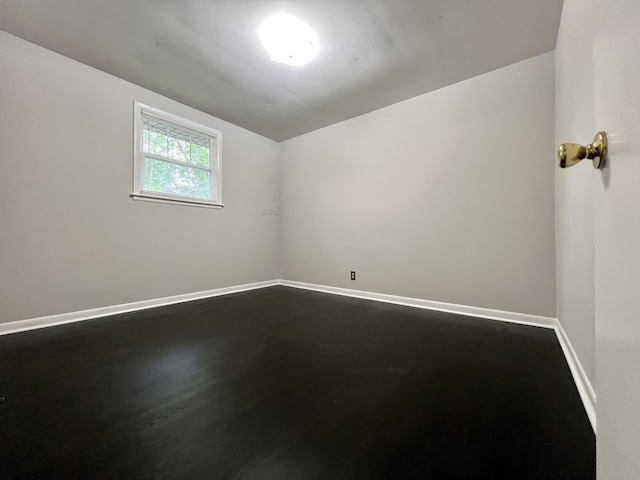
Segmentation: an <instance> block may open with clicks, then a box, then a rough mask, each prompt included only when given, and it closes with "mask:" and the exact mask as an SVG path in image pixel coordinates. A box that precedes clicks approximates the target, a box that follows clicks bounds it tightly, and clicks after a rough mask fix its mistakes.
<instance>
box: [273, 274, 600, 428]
mask: <svg viewBox="0 0 640 480" xmlns="http://www.w3.org/2000/svg"><path fill="white" fill-rule="evenodd" d="M279 284H280V285H284V286H287V287H295V288H302V289H305V290H314V291H317V292H324V293H331V294H334V295H344V296H348V297H356V298H363V299H366V300H374V301H378V302H385V303H394V304H397V305H405V306H409V307H417V308H424V309H427V310H437V311H439V312H449V313H455V314H458V315H469V316H472V317H478V318H487V319H490V320H499V321H502V322H510V323H518V324H521V325H529V326H534V327H542V328H551V329H553V330H555V332H556V336H557V337H558V342H559V343H560V347H561V348H562V352H563V353H564V356H565V358H566V360H567V364H568V366H569V370H570V371H571V375H572V376H573V381H574V382H575V384H576V388H577V389H578V393H579V394H580V399H581V400H582V403H583V405H584V408H585V410H586V412H587V416H588V417H589V421H590V422H591V426H592V427H593V431H594V432H595V431H596V394H595V391H594V389H593V387H592V386H591V383H590V382H589V379H588V378H587V375H586V374H585V372H584V369H583V368H582V365H581V363H580V360H579V359H578V356H577V355H576V352H575V350H574V349H573V347H572V346H571V342H570V341H569V337H567V334H566V333H565V331H564V329H563V328H562V325H561V324H560V322H559V321H558V319H557V318H552V317H542V316H538V315H529V314H525V313H516V312H507V311H503V310H492V309H489V308H481V307H470V306H467V305H457V304H453V303H443V302H435V301H432V300H423V299H421V298H411V297H400V296H396V295H387V294H384V293H375V292H366V291H362V290H351V289H348V288H340V287H331V286H327V285H316V284H312V283H304V282H294V281H291V280H280V281H279Z"/></svg>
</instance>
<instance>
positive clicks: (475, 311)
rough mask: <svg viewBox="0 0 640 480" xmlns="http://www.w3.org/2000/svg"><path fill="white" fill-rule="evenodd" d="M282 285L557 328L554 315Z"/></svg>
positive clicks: (290, 283) (291, 283) (289, 284)
mask: <svg viewBox="0 0 640 480" xmlns="http://www.w3.org/2000/svg"><path fill="white" fill-rule="evenodd" d="M279 283H280V285H284V286H287V287H295V288H302V289H305V290H315V291H317V292H324V293H332V294H335V295H344V296H347V297H356V298H363V299H366V300H375V301H377V302H385V303H394V304H396V305H405V306H408V307H416V308H424V309H427V310H437V311H439V312H448V313H456V314H458V315H468V316H471V317H480V318H488V319H490V320H501V321H503V322H511V323H519V324H521V325H530V326H534V327H543V328H556V326H557V325H558V320H557V319H556V318H552V317H542V316H538V315H529V314H526V313H516V312H506V311H503V310H492V309H490V308H481V307H470V306H467V305H456V304H454V303H444V302H435V301H433V300H424V299H422V298H411V297H399V296H397V295H387V294H385V293H375V292H366V291H363V290H351V289H348V288H340V287H330V286H327V285H315V284H312V283H303V282H294V281H291V280H280V282H279Z"/></svg>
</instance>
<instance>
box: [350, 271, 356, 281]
mask: <svg viewBox="0 0 640 480" xmlns="http://www.w3.org/2000/svg"><path fill="white" fill-rule="evenodd" d="M355 279H356V272H354V271H353V270H352V271H351V280H355Z"/></svg>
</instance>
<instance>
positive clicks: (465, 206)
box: [281, 53, 556, 317]
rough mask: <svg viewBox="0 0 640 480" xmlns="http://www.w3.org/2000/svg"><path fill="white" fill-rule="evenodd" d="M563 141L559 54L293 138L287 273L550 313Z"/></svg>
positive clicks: (285, 174)
mask: <svg viewBox="0 0 640 480" xmlns="http://www.w3.org/2000/svg"><path fill="white" fill-rule="evenodd" d="M554 149H555V146H554V55H553V53H550V54H545V55H542V56H539V57H536V58H533V59H529V60H526V61H524V62H521V63H517V64H514V65H511V66H509V67H506V68H503V69H500V70H497V71H494V72H491V73H488V74H485V75H482V76H479V77H476V78H473V79H470V80H467V81H464V82H461V83H459V84H456V85H452V86H449V87H446V88H443V89H441V90H438V91H435V92H432V93H428V94H425V95H422V96H419V97H416V98H414V99H411V100H407V101H405V102H402V103H399V104H396V105H393V106H390V107H387V108H384V109H382V110H378V111H375V112H372V113H370V114H367V115H363V116H361V117H357V118H355V119H351V120H348V121H345V122H342V123H339V124H336V125H332V126H330V127H326V128H324V129H321V130H318V131H315V132H312V133H309V134H306V135H303V136H300V137H297V138H294V139H291V140H288V141H286V142H284V143H283V144H282V167H281V168H282V172H281V195H282V208H281V216H282V225H281V228H282V232H281V239H282V255H283V263H282V269H283V274H284V278H286V279H290V280H297V281H303V282H311V283H317V284H325V285H332V286H339V287H347V288H354V289H360V290H367V291H373V292H383V293H387V294H396V295H403V296H409V297H416V298H424V299H429V300H437V301H443V302H450V303H456V304H463V305H471V306H477V307H485V308H493V309H500V310H507V311H514V312H522V313H529V314H537V315H545V316H552V317H553V316H555V312H556V310H555V261H554V255H555V254H554V219H553V218H554V217H553V216H554V199H553V195H554V192H553V178H554V153H553V152H554ZM350 270H356V271H357V276H358V279H357V281H355V282H352V281H350V280H349V271H350Z"/></svg>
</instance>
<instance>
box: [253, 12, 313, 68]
mask: <svg viewBox="0 0 640 480" xmlns="http://www.w3.org/2000/svg"><path fill="white" fill-rule="evenodd" d="M259 33H260V40H262V44H263V45H264V48H266V49H267V52H269V54H271V60H273V61H274V62H280V63H286V64H288V65H295V66H298V67H301V66H302V65H304V64H305V63H307V62H308V61H310V60H311V59H313V57H315V56H316V55H317V54H318V49H319V45H318V37H317V35H316V32H314V31H313V29H312V28H311V27H310V26H309V25H307V24H306V23H304V22H303V21H302V20H298V19H297V18H296V17H293V16H291V15H288V14H286V13H278V14H276V15H272V16H270V17H269V18H267V19H266V20H265V21H264V22H263V23H262V26H261V27H260V32H259Z"/></svg>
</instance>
